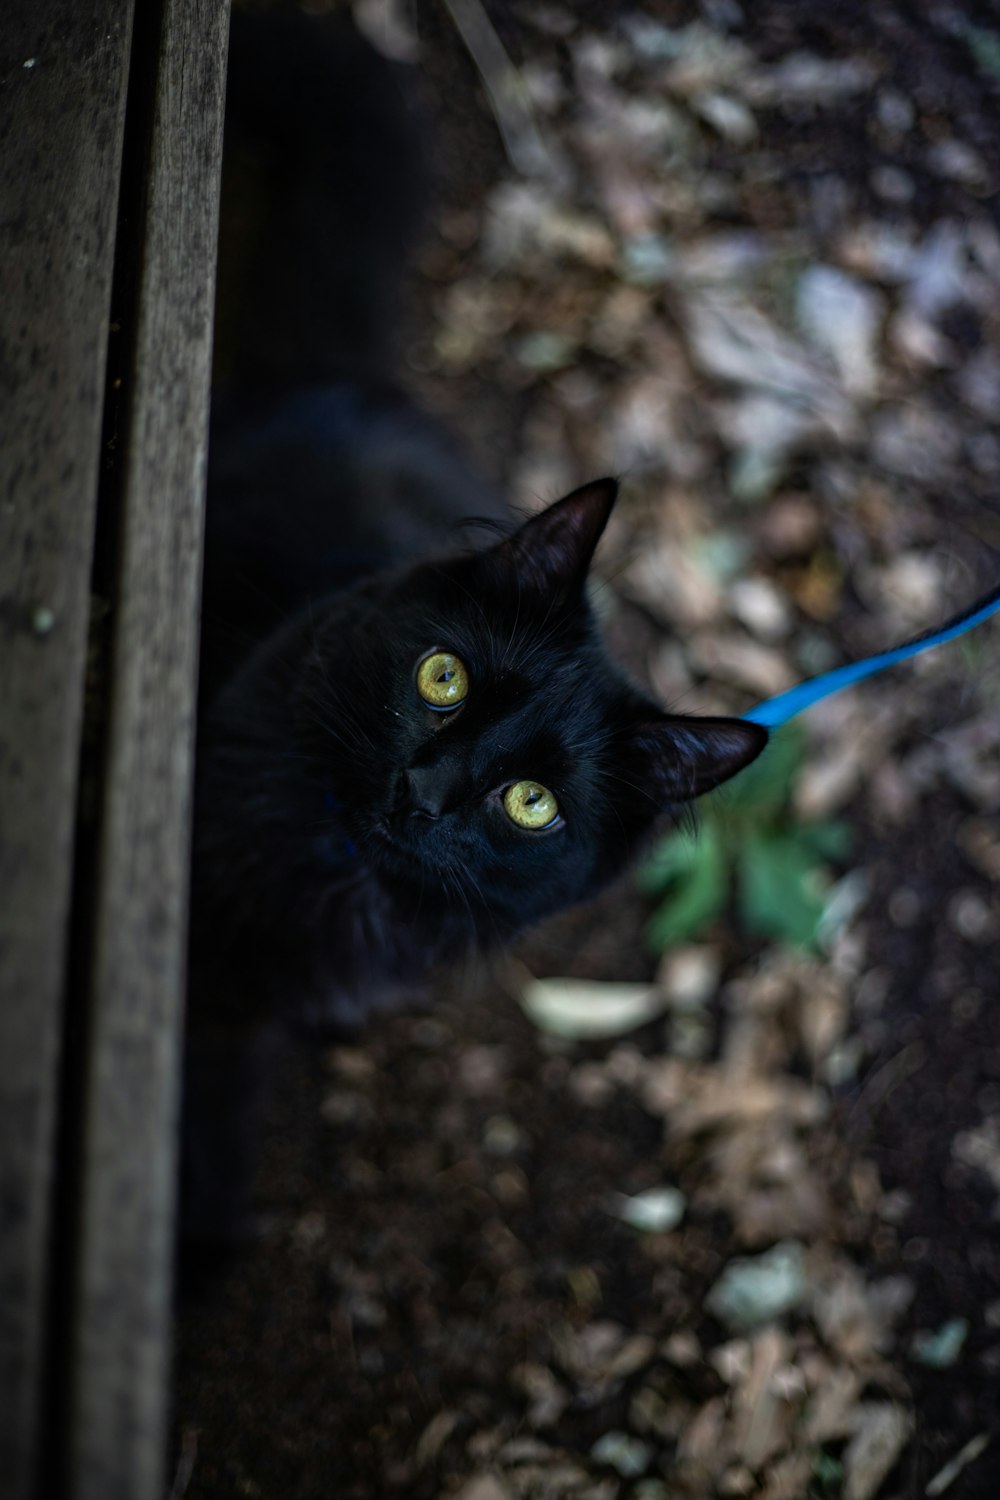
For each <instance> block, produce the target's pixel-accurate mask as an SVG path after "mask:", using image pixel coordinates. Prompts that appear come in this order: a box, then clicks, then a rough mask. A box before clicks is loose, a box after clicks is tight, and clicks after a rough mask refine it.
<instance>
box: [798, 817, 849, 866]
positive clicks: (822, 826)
mask: <svg viewBox="0 0 1000 1500" xmlns="http://www.w3.org/2000/svg"><path fill="white" fill-rule="evenodd" d="M797 833H798V839H799V842H800V843H801V844H802V845H804V847H805V848H806V849H808V850H809V851H810V853H812V854H814V855H816V856H817V858H818V859H832V860H836V861H837V862H838V863H840V862H842V861H843V860H845V859H846V858H847V856H848V855H849V854H850V852H851V844H852V843H853V841H854V839H853V833H852V830H851V828H850V827H849V825H848V824H847V823H837V822H830V823H803V824H802V826H801V828H799V829H798V830H797Z"/></svg>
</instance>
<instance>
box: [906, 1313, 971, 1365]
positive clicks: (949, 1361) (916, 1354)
mask: <svg viewBox="0 0 1000 1500" xmlns="http://www.w3.org/2000/svg"><path fill="white" fill-rule="evenodd" d="M968 1332H969V1323H968V1319H967V1318H949V1319H948V1321H947V1322H946V1323H942V1325H941V1327H940V1328H938V1329H937V1330H936V1331H935V1332H933V1333H932V1332H930V1331H928V1330H927V1329H920V1330H919V1331H918V1332H917V1333H915V1334H914V1335H913V1340H912V1342H911V1344H910V1353H911V1354H912V1355H913V1358H914V1359H915V1360H918V1361H919V1363H920V1364H922V1365H927V1367H928V1368H929V1369H931V1370H948V1369H950V1368H951V1366H952V1365H954V1364H957V1362H958V1357H959V1355H960V1354H961V1352H962V1348H963V1346H964V1344H965V1340H966V1336H967V1335H968Z"/></svg>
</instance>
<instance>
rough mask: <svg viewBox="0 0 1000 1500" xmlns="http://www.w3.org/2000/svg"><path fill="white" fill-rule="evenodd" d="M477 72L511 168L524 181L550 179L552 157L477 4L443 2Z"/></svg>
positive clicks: (523, 91) (476, 1)
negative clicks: (524, 179) (524, 177)
mask: <svg viewBox="0 0 1000 1500" xmlns="http://www.w3.org/2000/svg"><path fill="white" fill-rule="evenodd" d="M444 3H445V7H446V8H447V11H448V14H449V15H450V16H451V18H452V20H453V21H454V23H455V26H456V28H457V30H458V34H459V36H460V37H461V38H462V41H463V42H464V43H465V46H466V49H467V51H468V53H469V56H470V57H471V58H472V61H473V62H474V63H475V65H476V67H477V68H478V70H479V75H480V77H481V78H482V80H483V87H484V88H485V90H486V93H487V97H488V98H489V101H490V105H491V107H492V109H493V113H494V115H495V117H496V122H497V125H498V126H499V129H500V135H501V137H502V139H503V143H504V149H505V150H506V152H507V156H508V159H509V161H510V163H511V166H513V167H514V168H515V170H516V171H518V172H521V173H523V175H524V176H526V177H553V176H554V175H555V166H554V163H553V160H552V154H551V152H550V151H549V148H548V147H547V146H546V144H545V142H544V141H543V140H542V137H541V135H540V134H539V131H538V127H537V126H536V124H535V121H534V118H533V116H532V113H531V106H530V103H529V101H528V92H527V89H526V88H525V85H524V81H523V79H522V78H521V75H520V74H519V73H518V71H517V69H516V68H515V67H514V65H513V63H512V62H511V60H510V58H509V57H508V56H507V54H506V52H505V51H504V49H503V45H502V43H501V41H500V38H499V37H498V36H497V34H496V32H495V31H494V29H493V24H492V22H491V21H490V18H489V16H488V15H487V14H486V11H485V10H484V9H483V6H482V4H481V0H444Z"/></svg>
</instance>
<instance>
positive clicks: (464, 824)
mask: <svg viewBox="0 0 1000 1500" xmlns="http://www.w3.org/2000/svg"><path fill="white" fill-rule="evenodd" d="M616 492H617V485H616V484H615V482H614V481H613V480H599V481H597V482H595V483H593V484H589V485H586V486H584V487H583V488H582V489H579V490H575V491H574V492H573V493H572V494H570V495H567V496H566V497H565V498H564V499H562V500H559V501H557V502H556V503H555V504H554V505H551V506H549V507H548V508H547V509H546V510H543V511H541V512H540V513H539V514H537V515H535V516H533V517H532V518H531V519H529V520H528V521H526V522H525V523H524V524H523V525H522V526H521V527H520V528H519V529H518V530H517V531H515V532H514V533H513V534H512V535H511V536H510V537H508V538H506V539H505V540H503V541H501V542H499V543H496V544H495V545H493V546H490V547H488V548H487V549H485V550H484V551H481V552H478V553H474V554H471V555H469V554H461V555H453V556H449V557H445V558H443V559H442V560H440V561H437V562H430V563H422V564H418V565H417V566H415V567H413V568H412V569H410V570H408V571H406V572H404V573H400V574H398V575H396V576H395V577H393V578H392V579H390V580H389V581H388V583H387V584H386V585H385V587H384V588H381V589H377V590H375V591H374V592H372V593H370V594H369V595H367V596H366V597H365V599H364V601H359V606H358V607H357V608H355V609H354V610H353V611H352V614H351V617H350V622H349V624H348V625H347V626H346V627H345V626H344V625H343V624H342V623H341V624H339V625H338V626H337V627H336V629H335V631H334V632H333V633H332V635H323V634H321V636H320V637H319V639H318V641H317V663H318V666H319V670H320V672H321V674H322V675H321V678H317V679H316V681H315V682H314V686H313V694H312V695H313V699H314V700H317V699H318V698H319V697H320V695H328V700H329V701H328V705H327V712H326V713H324V715H323V717H324V719H325V720H326V721H327V723H329V724H333V725H335V726H336V727H335V729H334V731H333V733H332V734H331V736H330V738H329V740H328V745H329V750H328V753H329V757H330V776H331V781H332V782H333V783H334V784H335V787H336V797H337V801H338V802H339V804H340V807H341V809H342V815H343V819H344V822H345V824H346V827H347V829H348V831H349V834H350V838H351V841H352V842H353V844H354V846H356V848H357V851H358V857H359V858H360V859H362V860H364V861H365V862H366V863H367V864H368V865H369V866H371V867H372V868H373V869H375V870H376V871H378V872H380V873H381V874H383V875H384V876H385V877H386V878H387V879H389V880H390V881H393V882H398V883H402V884H406V885H408V886H409V887H411V888H412V889H413V890H414V891H416V892H421V891H422V892H424V893H425V899H426V911H427V920H428V922H431V923H432V922H433V921H434V913H435V903H436V902H437V903H439V904H440V903H441V902H444V903H445V904H446V905H448V906H449V907H463V908H465V909H467V910H468V911H469V912H470V914H471V915H473V916H474V919H475V926H476V927H477V930H478V931H479V932H480V935H482V936H484V937H488V936H489V935H490V933H491V932H492V933H496V935H498V936H501V937H502V936H507V935H509V934H510V933H511V932H513V931H516V930H517V929H519V928H521V927H524V926H526V925H528V924H529V923H531V922H533V921H535V920H538V919H539V918H542V917H544V916H547V915H549V914H550V913H552V912H554V911H556V910H558V909H560V908H562V907H566V906H569V905H571V904H573V903H575V902H577V901H580V900H583V899H585V898H587V897H589V896H591V895H593V894H594V893H595V892H596V891H597V890H598V889H600V888H601V887H602V886H603V885H605V884H607V883H608V881H610V880H611V879H613V878H614V876H615V875H617V874H618V873H619V871H620V870H621V869H622V867H623V866H624V865H625V864H626V862H627V861H628V860H630V859H631V858H632V857H633V856H634V855H635V854H636V853H637V852H638V850H639V849H640V848H641V847H642V845H643V844H644V842H645V841H646V840H647V838H648V836H649V834H650V833H651V832H652V831H653V830H654V829H655V828H656V827H657V825H658V824H660V823H662V822H663V820H664V819H666V818H668V817H669V816H670V815H671V814H672V813H674V814H676V812H677V811H678V810H679V809H680V808H681V807H683V805H684V804H686V803H689V802H690V801H691V800H692V799H694V798H696V797H698V796H700V795H701V793H703V792H707V791H709V790H710V789H711V788H713V787H716V786H718V785H719V784H720V782H723V781H725V780H727V778H729V777H730V776H733V775H734V774H735V773H736V772H737V771H739V770H741V769H742V768H743V767H744V766H746V765H748V764H749V762H750V761H752V760H753V759H754V758H755V757H756V756H757V755H758V754H759V753H760V751H761V750H762V749H763V748H764V746H765V744H766V743H767V732H766V730H763V729H761V728H760V727H759V726H757V725H754V724H749V723H746V722H744V721H743V720H740V719H729V718H697V717H689V716H686V715H685V716H678V715H673V714H666V713H664V712H662V711H661V710H660V709H658V708H657V707H656V706H655V704H653V703H652V702H650V700H649V699H648V698H646V697H645V696H644V695H643V694H642V693H640V692H639V691H638V690H637V689H636V688H635V687H633V686H632V685H631V684H630V683H629V682H627V681H626V679H625V678H624V677H623V676H622V674H621V673H620V672H619V671H618V670H617V669H616V668H615V667H614V666H612V664H611V663H610V662H609V660H608V658H607V656H606V655H605V653H604V650H603V648H602V645H601V642H600V639H599V636H598V632H597V629H596V626H595V622H594V619H593V615H592V612H591V609H590V606H589V603H588V600H587V593H586V586H585V585H586V576H587V571H588V568H589V566H590V562H591V558H592V556H593V553H594V549H595V547H596V545H597V542H598V539H599V538H600V535H601V533H602V531H603V530H604V527H605V524H606V522H607V520H608V516H609V515H610V512H611V508H612V506H613V504H614V501H615V496H616Z"/></svg>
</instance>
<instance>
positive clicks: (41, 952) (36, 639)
mask: <svg viewBox="0 0 1000 1500" xmlns="http://www.w3.org/2000/svg"><path fill="white" fill-rule="evenodd" d="M131 15H132V6H131V4H130V3H122V0H14V3H12V4H10V3H9V4H8V5H7V6H6V7H5V9H4V27H3V32H4V35H3V50H4V55H3V61H2V63H0V85H2V86H0V261H2V266H3V296H2V297H0V408H2V411H3V443H2V446H0V893H2V896H0V996H2V1003H0V1215H2V1221H0V1391H2V1392H3V1400H2V1401H0V1476H2V1480H0V1483H2V1487H3V1492H4V1495H5V1496H7V1497H10V1500H27V1497H28V1496H29V1495H30V1494H31V1493H32V1488H33V1485H34V1484H35V1457H36V1452H37V1444H38V1439H39V1412H40V1401H41V1392H40V1382H41V1379H42V1353H43V1349H44V1339H45V1304H46V1297H47V1289H48V1282H47V1269H48V1265H49V1244H48V1239H49V1232H50V1205H51V1197H52V1165H53V1150H54V1128H55V1116H56V1107H57V1101H56V1091H57V1084H58V1077H57V1075H58V1067H59V1037H60V1028H61V1023H62V1014H61V1012H62V990H63V977H64V968H65V963H66V952H67V931H68V919H69V905H70V886H71V876H72V863H73V861H72V851H73V836H74V818H75V811H76V790H77V768H78V755H79V744H80V728H81V721H82V714H83V692H84V664H85V654H86V646H87V620H88V610H89V591H90V567H91V552H92V547H93V536H94V515H95V507H96V496H97V486H98V466H99V459H100V451H101V417H102V406H103V393H104V371H105V360H106V353H107V343H108V316H109V302H110V295H111V279H112V256H113V252H114V237H115V219H116V210H117V197H118V181H119V166H120V158H121V150H122V124H123V118H124V108H125V87H126V77H127V61H128V53H129V40H130V29H131Z"/></svg>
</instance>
